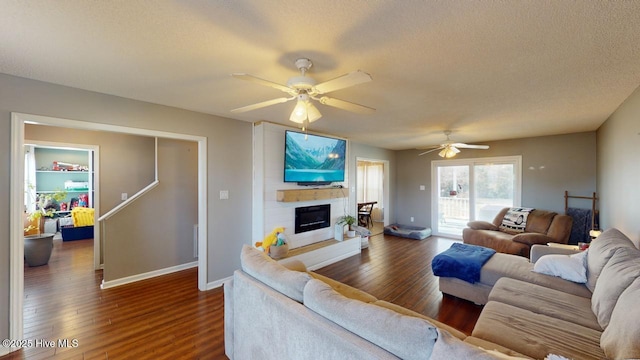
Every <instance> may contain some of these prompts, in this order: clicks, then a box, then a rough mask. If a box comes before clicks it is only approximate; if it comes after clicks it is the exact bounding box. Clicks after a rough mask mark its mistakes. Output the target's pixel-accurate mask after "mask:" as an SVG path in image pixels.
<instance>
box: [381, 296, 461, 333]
mask: <svg viewBox="0 0 640 360" xmlns="http://www.w3.org/2000/svg"><path fill="white" fill-rule="evenodd" d="M373 304H374V305H378V306H382V307H383V308H386V309H389V310H393V311H395V312H397V313H399V314H402V315H407V316H414V317H417V318H421V319H425V320H427V321H428V322H430V323H432V324H433V325H435V326H436V327H438V328H440V329H444V330H446V331H448V332H449V334H451V335H453V336H455V337H457V338H458V339H460V340H464V339H465V338H466V337H467V335H465V333H463V332H462V331H460V330H458V329H456V328H453V327H451V326H449V325H447V324H445V323H441V322H439V321H438V320H434V319H432V318H430V317H428V316H426V315H422V314H420V313H417V312H415V311H413V310H409V309H407V308H404V307H402V306H400V305H396V304H393V303H390V302H387V301H384V300H378V301H376V302H374V303H373Z"/></svg>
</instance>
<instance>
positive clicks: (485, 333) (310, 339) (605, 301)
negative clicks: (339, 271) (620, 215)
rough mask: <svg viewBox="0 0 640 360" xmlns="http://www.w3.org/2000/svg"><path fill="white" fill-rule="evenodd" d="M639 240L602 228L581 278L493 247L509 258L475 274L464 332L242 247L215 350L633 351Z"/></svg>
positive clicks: (274, 354)
mask: <svg viewBox="0 0 640 360" xmlns="http://www.w3.org/2000/svg"><path fill="white" fill-rule="evenodd" d="M538 247H540V248H545V250H546V251H550V250H554V249H553V248H549V247H542V246H538ZM639 247H640V246H639V244H638V242H635V243H633V242H632V241H631V240H629V239H628V238H627V237H626V236H624V235H623V234H622V233H620V232H619V231H617V230H615V229H610V230H607V231H605V232H604V233H603V234H602V235H601V236H600V237H599V238H598V239H597V240H596V241H594V242H593V243H592V245H591V248H590V249H589V250H588V253H587V263H588V277H587V280H588V281H587V283H586V284H585V285H583V284H577V283H572V282H569V281H566V280H563V279H560V278H557V277H554V276H549V275H542V274H538V273H533V272H532V271H531V270H532V268H533V265H531V264H530V263H529V261H528V260H527V259H525V258H522V257H519V256H513V255H505V254H495V255H494V258H495V257H496V256H497V257H498V258H500V257H506V258H507V259H512V260H513V259H517V260H516V261H515V262H508V261H507V265H506V266H505V267H503V271H502V274H499V271H498V270H496V269H494V270H493V275H491V276H493V277H495V279H496V280H495V281H493V282H492V283H491V284H490V285H489V281H488V280H487V274H485V275H484V276H485V279H484V280H485V281H486V282H487V283H486V284H485V285H484V286H490V288H491V289H490V291H489V293H488V295H487V300H488V302H487V304H486V305H485V307H484V309H483V310H482V313H481V315H480V318H479V319H478V322H477V323H476V326H475V328H474V330H473V333H472V335H471V336H465V334H463V333H461V332H459V331H457V330H455V329H453V328H451V327H449V326H447V325H445V324H442V323H439V322H437V321H435V320H433V319H430V318H428V317H426V316H423V315H421V314H417V313H415V312H412V311H410V310H408V309H404V308H402V307H400V306H397V305H394V304H391V303H388V302H385V301H380V300H378V299H376V298H375V297H373V296H371V295H369V294H367V293H364V292H362V291H360V290H357V289H354V288H352V287H349V286H347V285H344V284H341V283H339V282H336V281H333V280H331V279H328V278H326V277H323V276H320V275H318V274H315V273H313V272H307V271H306V269H305V268H304V265H303V264H301V263H297V262H293V263H289V264H286V265H287V266H288V267H289V268H286V267H284V266H283V265H281V264H280V263H276V262H275V261H273V260H271V259H269V258H268V257H267V256H265V255H264V254H263V253H261V252H258V251H256V250H254V249H252V248H251V247H249V246H246V247H245V248H244V249H243V251H242V255H241V260H242V269H241V270H237V271H236V272H235V273H234V277H233V280H232V281H229V282H227V283H225V289H224V290H225V296H224V299H225V309H224V311H225V351H226V354H227V356H228V357H229V358H231V359H254V358H255V359H257V358H260V359H398V358H402V359H491V358H505V357H508V356H513V357H524V358H535V359H543V358H545V357H546V356H547V355H548V354H557V355H561V356H565V357H567V358H572V359H604V358H611V359H634V358H640V325H638V324H640V306H638V305H637V302H638V299H640V250H639V249H638V248H639ZM536 248H537V247H536ZM555 249H558V248H555ZM534 253H535V254H536V255H539V253H538V252H537V251H535V250H534ZM545 256H546V255H545ZM492 259H493V258H492ZM490 261H492V260H490ZM488 263H489V262H487V264H488ZM485 266H486V265H485ZM520 268H521V270H514V269H520ZM483 272H484V269H483ZM481 279H482V275H481ZM441 280H442V279H441ZM477 290H478V288H466V291H468V292H473V291H477ZM500 354H506V355H500Z"/></svg>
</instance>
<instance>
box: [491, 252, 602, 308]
mask: <svg viewBox="0 0 640 360" xmlns="http://www.w3.org/2000/svg"><path fill="white" fill-rule="evenodd" d="M532 270H533V264H531V263H530V262H529V261H528V260H527V259H525V258H523V257H520V256H514V255H508V254H495V255H493V256H492V257H491V259H489V261H487V263H486V264H484V266H483V267H482V271H481V272H480V282H481V283H483V284H486V285H489V286H492V285H493V284H495V283H496V282H497V281H498V279H500V278H503V277H507V278H512V279H517V280H522V281H526V282H529V283H532V284H538V285H541V286H545V287H548V288H551V289H556V290H560V291H563V292H566V293H569V294H574V295H578V296H582V297H586V298H591V291H589V289H587V287H586V286H584V285H583V284H578V283H573V282H569V281H567V280H564V279H561V278H559V277H555V276H549V275H544V274H538V273H535V272H533V271H532Z"/></svg>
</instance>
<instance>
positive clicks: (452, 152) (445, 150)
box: [418, 130, 489, 159]
mask: <svg viewBox="0 0 640 360" xmlns="http://www.w3.org/2000/svg"><path fill="white" fill-rule="evenodd" d="M444 135H445V136H446V137H447V141H445V142H444V143H442V144H440V145H436V146H432V147H430V148H428V149H429V150H427V151H425V152H422V153H420V154H418V156H422V155H424V154H428V153H430V152H433V151H438V150H440V152H439V153H438V155H439V156H440V157H443V158H447V159H449V158H452V157H454V156H456V155H457V154H458V153H459V152H460V149H481V150H486V149H488V148H489V145H472V144H465V143H454V142H453V141H451V139H449V135H451V130H445V131H444Z"/></svg>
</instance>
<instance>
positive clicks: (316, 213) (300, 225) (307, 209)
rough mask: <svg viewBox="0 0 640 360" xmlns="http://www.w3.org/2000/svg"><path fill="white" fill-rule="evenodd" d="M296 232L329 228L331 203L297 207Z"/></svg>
mask: <svg viewBox="0 0 640 360" xmlns="http://www.w3.org/2000/svg"><path fill="white" fill-rule="evenodd" d="M295 210H296V220H295V233H296V234H299V233H303V232H307V231H312V230H317V229H322V228H327V227H329V226H331V205H330V204H325V205H313V206H304V207H297V208H296V209H295Z"/></svg>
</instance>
